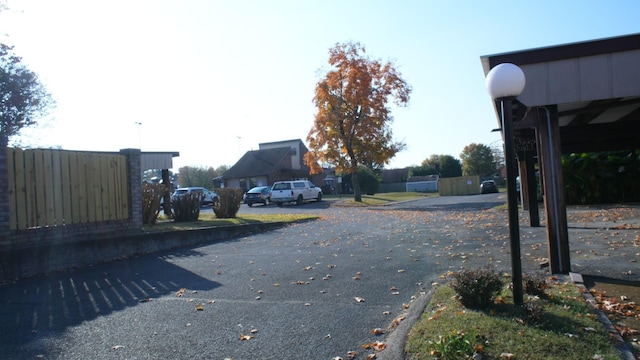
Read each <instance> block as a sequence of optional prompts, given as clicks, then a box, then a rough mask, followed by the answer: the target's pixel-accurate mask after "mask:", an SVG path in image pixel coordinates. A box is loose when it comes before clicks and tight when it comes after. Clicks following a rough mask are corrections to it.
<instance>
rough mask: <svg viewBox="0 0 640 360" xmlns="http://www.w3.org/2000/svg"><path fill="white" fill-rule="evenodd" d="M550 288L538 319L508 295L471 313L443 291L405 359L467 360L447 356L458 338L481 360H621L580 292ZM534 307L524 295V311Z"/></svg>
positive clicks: (411, 340) (571, 287)
mask: <svg viewBox="0 0 640 360" xmlns="http://www.w3.org/2000/svg"><path fill="white" fill-rule="evenodd" d="M550 285H551V287H550V288H549V289H547V290H545V296H541V297H540V299H539V300H537V302H538V305H539V307H538V308H537V309H538V310H539V311H540V312H539V314H538V315H539V316H536V317H535V319H534V318H532V317H530V316H528V314H529V313H528V312H526V311H524V310H523V309H522V308H520V307H518V306H516V305H514V304H513V301H512V296H511V290H509V289H506V288H505V289H504V290H503V292H502V293H501V294H500V296H499V297H497V298H496V299H497V301H496V302H495V304H494V305H492V306H491V307H488V308H486V309H480V310H473V309H467V308H465V307H463V306H462V305H461V304H460V303H459V301H458V300H457V299H456V297H455V292H454V290H453V289H452V288H451V287H450V286H448V285H443V286H441V287H439V288H438V289H437V290H436V291H435V293H434V295H433V298H432V299H431V301H430V303H429V305H428V306H427V309H426V311H425V312H424V313H423V315H422V317H421V319H420V320H419V321H418V322H417V323H416V325H415V326H414V327H413V328H412V330H411V333H410V335H409V338H408V341H407V345H406V351H407V354H408V355H407V357H406V358H407V359H411V360H417V359H467V358H468V357H455V356H452V357H445V356H443V355H444V354H443V352H447V353H454V352H455V349H456V348H461V347H464V344H462V341H460V339H461V338H462V337H461V335H460V334H467V336H466V337H465V340H468V341H469V342H470V343H471V346H472V348H473V347H475V350H476V351H478V352H480V353H482V354H483V359H514V360H515V359H517V360H523V359H558V360H559V359H563V360H573V359H575V360H578V359H580V360H584V359H612V360H613V359H616V360H617V359H620V355H619V353H618V352H617V350H616V349H615V347H614V346H613V343H612V342H611V340H610V338H609V335H608V333H607V332H606V331H605V329H604V327H603V326H602V324H601V323H600V322H599V321H598V319H597V317H596V316H595V315H594V313H593V311H592V307H591V305H590V304H588V303H586V302H585V300H584V299H583V297H582V295H581V294H580V292H579V290H578V288H577V287H576V286H575V285H573V284H571V283H560V282H558V281H553V282H550ZM532 301H534V300H533V298H531V297H529V296H528V295H525V305H527V304H528V303H531V302H532ZM443 339H446V340H447V341H443ZM438 350H440V357H438V356H437V355H438Z"/></svg>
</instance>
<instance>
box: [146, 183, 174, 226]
mask: <svg viewBox="0 0 640 360" xmlns="http://www.w3.org/2000/svg"><path fill="white" fill-rule="evenodd" d="M167 191H169V190H168V188H167V186H165V185H164V184H149V183H144V184H142V223H143V224H144V225H153V224H155V223H156V221H157V220H158V214H159V213H160V200H161V199H162V197H163V196H164V194H165V192H167Z"/></svg>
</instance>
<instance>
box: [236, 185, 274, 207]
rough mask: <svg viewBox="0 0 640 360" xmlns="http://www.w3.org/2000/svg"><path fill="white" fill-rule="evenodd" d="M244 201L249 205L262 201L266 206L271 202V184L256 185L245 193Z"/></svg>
mask: <svg viewBox="0 0 640 360" xmlns="http://www.w3.org/2000/svg"><path fill="white" fill-rule="evenodd" d="M243 201H244V203H245V204H247V205H249V206H253V204H257V203H261V204H264V205H265V206H267V205H269V204H270V203H271V186H256V187H254V188H253V189H251V190H249V191H247V192H246V193H245V194H244V197H243Z"/></svg>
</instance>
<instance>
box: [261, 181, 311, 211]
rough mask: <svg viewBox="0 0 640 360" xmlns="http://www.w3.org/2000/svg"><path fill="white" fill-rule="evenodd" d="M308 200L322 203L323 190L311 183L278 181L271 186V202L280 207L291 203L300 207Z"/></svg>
mask: <svg viewBox="0 0 640 360" xmlns="http://www.w3.org/2000/svg"><path fill="white" fill-rule="evenodd" d="M308 200H315V201H322V189H320V188H319V187H317V186H315V185H313V183H312V182H311V181H307V180H295V181H278V182H275V183H274V184H273V186H271V201H273V202H275V203H276V204H277V205H278V206H282V204H284V203H290V202H293V203H295V204H296V205H300V204H302V203H303V202H304V201H308Z"/></svg>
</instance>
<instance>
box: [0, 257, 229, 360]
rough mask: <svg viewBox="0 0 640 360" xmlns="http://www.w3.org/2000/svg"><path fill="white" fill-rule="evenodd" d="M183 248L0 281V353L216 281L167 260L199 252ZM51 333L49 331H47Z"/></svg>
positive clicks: (208, 287)
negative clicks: (1, 282) (21, 278)
mask: <svg viewBox="0 0 640 360" xmlns="http://www.w3.org/2000/svg"><path fill="white" fill-rule="evenodd" d="M199 256H202V255H201V254H200V253H198V252H197V251H193V250H189V249H185V250H180V251H174V253H163V254H154V255H150V256H145V257H140V258H132V259H130V260H129V259H128V260H121V261H115V262H111V263H106V264H100V265H96V266H93V267H89V268H82V269H73V270H68V271H64V272H57V273H52V274H48V275H46V276H41V277H34V278H29V279H23V280H21V281H19V282H17V283H13V284H4V285H1V286H0V304H2V306H1V307H0V334H2V335H1V336H0V348H2V351H0V354H1V353H3V352H5V351H6V353H5V354H10V353H11V349H12V348H14V349H15V348H18V347H20V346H21V345H23V344H26V343H29V342H32V341H36V340H38V339H40V338H43V337H48V336H51V335H55V333H61V332H63V331H64V330H65V329H67V328H69V327H73V326H76V325H78V324H80V323H82V322H85V321H90V320H93V319H95V318H97V317H100V316H104V315H108V314H110V313H113V312H116V311H120V310H124V309H126V308H129V307H133V306H137V305H139V304H140V303H143V302H147V301H151V300H153V299H156V298H159V297H162V296H165V295H173V294H175V293H176V292H177V291H179V290H180V289H181V288H187V289H189V291H192V290H201V291H205V290H211V289H214V288H216V287H219V286H220V284H219V283H217V282H214V281H210V280H208V279H206V278H203V277H201V276H199V275H196V274H194V273H192V272H190V271H187V270H185V269H183V268H181V267H178V266H176V265H173V264H172V263H171V259H172V258H184V257H199ZM52 333H54V334H52Z"/></svg>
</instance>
